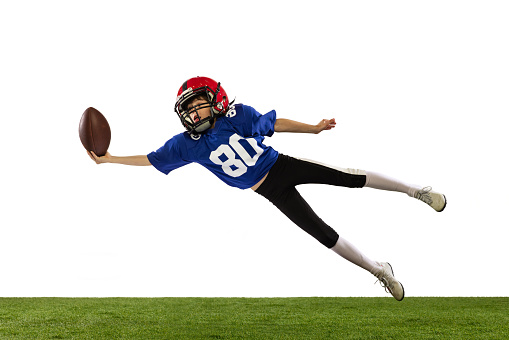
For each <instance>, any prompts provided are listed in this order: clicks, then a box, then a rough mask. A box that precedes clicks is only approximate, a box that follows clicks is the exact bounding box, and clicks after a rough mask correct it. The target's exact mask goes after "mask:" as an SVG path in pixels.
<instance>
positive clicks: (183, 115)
mask: <svg viewBox="0 0 509 340" xmlns="http://www.w3.org/2000/svg"><path fill="white" fill-rule="evenodd" d="M190 90H191V89H190ZM215 97H216V96H215V94H214V92H212V91H211V89H210V88H209V87H208V86H205V87H202V88H198V89H196V90H194V91H193V90H191V91H189V93H186V92H184V93H182V97H181V98H179V100H177V103H176V104H175V112H177V114H178V116H179V118H180V121H181V122H182V124H183V125H184V127H185V128H186V129H187V130H188V131H189V132H191V133H202V132H203V131H205V130H207V129H209V128H211V127H212V125H213V124H214V120H215V119H216V117H217V116H218V113H219V112H220V111H219V110H217V108H216V107H217V106H219V107H220V108H221V109H222V103H217V102H216V100H215ZM197 98H200V99H203V100H206V102H205V103H201V104H199V105H197V106H193V107H188V106H189V105H190V104H191V103H192V102H193V101H194V100H195V99H197ZM203 108H209V110H210V116H208V117H200V115H199V114H198V110H201V109H203ZM193 116H194V117H193Z"/></svg>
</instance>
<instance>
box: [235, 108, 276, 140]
mask: <svg viewBox="0 0 509 340" xmlns="http://www.w3.org/2000/svg"><path fill="white" fill-rule="evenodd" d="M243 109H244V115H245V121H244V126H245V129H246V132H248V134H249V135H251V136H256V135H260V136H268V137H270V136H272V135H273V134H274V124H275V123H276V111H274V110H272V111H270V112H268V113H266V114H264V115H262V114H260V113H259V112H258V111H256V110H255V109H254V108H252V107H250V106H247V105H243Z"/></svg>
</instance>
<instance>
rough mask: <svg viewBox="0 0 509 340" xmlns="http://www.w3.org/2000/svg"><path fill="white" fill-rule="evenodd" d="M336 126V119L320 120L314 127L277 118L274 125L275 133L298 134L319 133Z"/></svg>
mask: <svg viewBox="0 0 509 340" xmlns="http://www.w3.org/2000/svg"><path fill="white" fill-rule="evenodd" d="M335 126H336V119H334V118H332V119H322V120H321V121H320V122H319V123H318V124H316V125H309V124H305V123H301V122H296V121H294V120H290V119H284V118H278V119H276V123H275V124H274V131H275V132H300V133H320V132H322V131H323V130H330V129H332V128H334V127H335Z"/></svg>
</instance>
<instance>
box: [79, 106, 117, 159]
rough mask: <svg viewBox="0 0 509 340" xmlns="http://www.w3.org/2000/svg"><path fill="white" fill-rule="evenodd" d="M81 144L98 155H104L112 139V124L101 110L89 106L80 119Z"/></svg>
mask: <svg viewBox="0 0 509 340" xmlns="http://www.w3.org/2000/svg"><path fill="white" fill-rule="evenodd" d="M79 132H80V140H81V144H83V146H84V147H85V149H87V150H88V151H93V152H94V153H95V154H96V155H97V156H104V155H105V154H106V151H108V147H109V146H110V141H111V130H110V125H109V124H108V121H107V120H106V118H105V117H104V116H103V115H102V113H101V112H99V111H98V110H96V109H94V108H93V107H89V108H88V109H86V110H85V112H83V115H82V116H81V120H80V130H79Z"/></svg>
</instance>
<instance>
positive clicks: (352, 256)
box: [331, 237, 381, 274]
mask: <svg viewBox="0 0 509 340" xmlns="http://www.w3.org/2000/svg"><path fill="white" fill-rule="evenodd" d="M331 249H332V250H333V251H334V252H335V253H336V254H338V255H339V256H341V257H343V258H344V259H346V260H348V261H350V262H352V263H353V264H356V265H358V266H359V267H361V268H364V269H366V270H367V271H368V272H370V273H371V274H376V273H378V272H379V271H380V269H381V266H380V264H379V263H378V262H375V261H373V260H371V259H369V258H368V257H367V256H366V255H364V254H363V253H361V252H360V250H359V249H357V248H356V247H355V246H354V245H353V244H351V243H350V242H348V241H347V240H345V239H344V238H342V237H339V239H338V242H336V244H335V245H334V247H332V248H331Z"/></svg>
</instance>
